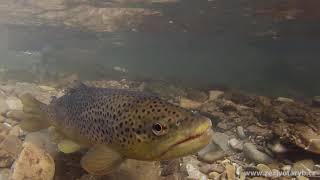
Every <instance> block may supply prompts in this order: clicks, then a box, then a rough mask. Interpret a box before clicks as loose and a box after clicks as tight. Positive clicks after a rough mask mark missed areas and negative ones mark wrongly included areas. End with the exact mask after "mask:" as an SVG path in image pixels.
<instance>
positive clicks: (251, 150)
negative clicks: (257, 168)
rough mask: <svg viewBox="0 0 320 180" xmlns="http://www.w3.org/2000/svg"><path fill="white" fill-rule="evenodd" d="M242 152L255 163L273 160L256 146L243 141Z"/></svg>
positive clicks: (266, 162) (265, 162)
mask: <svg viewBox="0 0 320 180" xmlns="http://www.w3.org/2000/svg"><path fill="white" fill-rule="evenodd" d="M243 153H244V156H245V157H246V158H247V159H249V160H251V161H253V162H255V163H261V164H268V163H271V162H272V161H273V159H272V158H271V157H270V156H268V155H267V154H265V153H263V152H261V151H259V150H258V149H257V147H256V146H255V145H254V144H252V143H245V144H244V145H243Z"/></svg>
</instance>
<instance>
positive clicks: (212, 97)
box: [209, 90, 224, 101]
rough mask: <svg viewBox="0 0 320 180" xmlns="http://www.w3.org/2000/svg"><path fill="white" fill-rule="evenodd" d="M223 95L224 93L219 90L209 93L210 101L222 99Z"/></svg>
mask: <svg viewBox="0 0 320 180" xmlns="http://www.w3.org/2000/svg"><path fill="white" fill-rule="evenodd" d="M223 94H224V92H223V91H218V90H212V91H209V100H210V101H213V100H216V99H218V98H220V97H221V96H222V95H223Z"/></svg>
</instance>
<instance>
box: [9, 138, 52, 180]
mask: <svg viewBox="0 0 320 180" xmlns="http://www.w3.org/2000/svg"><path fill="white" fill-rule="evenodd" d="M54 172H55V164H54V161H53V158H52V157H51V156H50V154H48V153H46V152H45V151H43V150H42V149H40V148H39V147H37V146H35V145H33V144H30V143H25V144H24V148H23V150H22V152H21V153H20V155H19V158H18V159H17V161H16V162H15V165H14V167H13V172H12V176H11V179H12V180H23V179H38V180H51V179H53V176H54Z"/></svg>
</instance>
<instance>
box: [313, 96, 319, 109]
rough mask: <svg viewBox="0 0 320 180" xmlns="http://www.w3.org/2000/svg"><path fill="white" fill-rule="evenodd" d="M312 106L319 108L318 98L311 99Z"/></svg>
mask: <svg viewBox="0 0 320 180" xmlns="http://www.w3.org/2000/svg"><path fill="white" fill-rule="evenodd" d="M312 106H314V107H320V96H315V97H313V98H312Z"/></svg>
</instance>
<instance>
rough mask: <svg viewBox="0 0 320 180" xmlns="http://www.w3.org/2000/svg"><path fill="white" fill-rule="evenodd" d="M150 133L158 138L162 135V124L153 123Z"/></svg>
mask: <svg viewBox="0 0 320 180" xmlns="http://www.w3.org/2000/svg"><path fill="white" fill-rule="evenodd" d="M152 132H153V134H155V135H156V136H160V135H162V134H163V133H164V127H163V125H162V124H160V123H154V124H153V125H152Z"/></svg>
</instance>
